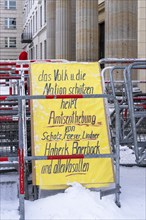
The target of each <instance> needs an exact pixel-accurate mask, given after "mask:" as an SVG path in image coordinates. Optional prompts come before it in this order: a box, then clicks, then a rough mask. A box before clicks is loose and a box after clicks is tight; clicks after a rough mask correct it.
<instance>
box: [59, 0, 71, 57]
mask: <svg viewBox="0 0 146 220" xmlns="http://www.w3.org/2000/svg"><path fill="white" fill-rule="evenodd" d="M70 58H71V0H56V59H67V60H70Z"/></svg>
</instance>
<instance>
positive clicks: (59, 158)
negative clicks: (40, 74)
mask: <svg viewBox="0 0 146 220" xmlns="http://www.w3.org/2000/svg"><path fill="white" fill-rule="evenodd" d="M83 158H88V159H89V158H90V159H92V158H116V154H95V155H93V154H89V155H84V154H73V155H53V156H26V157H24V159H25V160H65V159H83ZM13 159H14V160H15V161H16V160H18V158H17V157H0V161H13Z"/></svg>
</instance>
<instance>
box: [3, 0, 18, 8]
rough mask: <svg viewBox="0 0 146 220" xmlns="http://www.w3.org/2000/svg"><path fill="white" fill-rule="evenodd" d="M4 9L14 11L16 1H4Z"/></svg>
mask: <svg viewBox="0 0 146 220" xmlns="http://www.w3.org/2000/svg"><path fill="white" fill-rule="evenodd" d="M5 9H16V0H5Z"/></svg>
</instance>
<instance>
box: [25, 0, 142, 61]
mask: <svg viewBox="0 0 146 220" xmlns="http://www.w3.org/2000/svg"><path fill="white" fill-rule="evenodd" d="M24 15H25V17H24V21H25V22H24V28H23V34H24V35H28V38H31V39H28V42H29V43H28V42H27V41H24V42H25V43H26V44H25V45H24V48H26V50H27V51H28V52H29V57H30V59H46V58H51V59H58V58H59V59H60V58H61V59H68V60H77V61H95V60H98V59H99V58H102V57H145V56H146V36H145V34H146V30H145V28H146V18H145V16H146V2H145V0H128V1H127V0H116V1H115V0H77V1H75V0H49V1H47V0H37V1H34V0H31V1H28V0H26V1H25V5H24ZM29 40H30V41H29ZM30 42H31V43H30Z"/></svg>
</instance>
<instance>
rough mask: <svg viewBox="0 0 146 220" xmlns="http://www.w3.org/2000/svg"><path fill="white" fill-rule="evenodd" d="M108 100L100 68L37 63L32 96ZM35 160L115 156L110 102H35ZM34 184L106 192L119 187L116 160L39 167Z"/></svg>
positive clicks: (73, 161)
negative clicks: (111, 185)
mask: <svg viewBox="0 0 146 220" xmlns="http://www.w3.org/2000/svg"><path fill="white" fill-rule="evenodd" d="M52 94H56V95H63V94H64V95H66V94H102V83H101V76H100V67H99V64H98V63H45V62H44V63H32V64H31V95H52ZM31 114H32V118H33V120H32V139H33V140H32V152H33V155H35V156H51V155H72V154H77V155H78V154H84V155H88V154H90V155H96V154H104V153H105V154H107V153H110V141H109V134H108V128H107V121H106V115H105V106H104V100H103V99H99V98H90V99H89V98H88V99H84V98H83V99H76V98H72V99H43V100H39V99H38V100H33V101H32V102H31ZM33 176H34V177H35V178H34V184H36V185H39V186H40V187H41V188H42V189H64V188H66V187H67V184H68V183H70V182H75V181H76V182H79V183H81V184H83V185H84V186H86V187H88V188H89V187H101V186H106V185H107V184H109V183H113V182H114V174H113V165H112V160H111V159H110V158H102V159H101V158H92V159H91V158H84V159H65V160H63V159H62V160H43V161H35V164H34V169H33Z"/></svg>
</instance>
